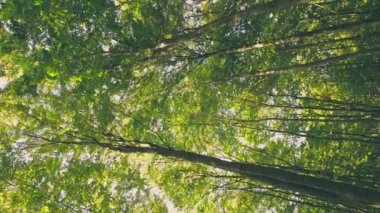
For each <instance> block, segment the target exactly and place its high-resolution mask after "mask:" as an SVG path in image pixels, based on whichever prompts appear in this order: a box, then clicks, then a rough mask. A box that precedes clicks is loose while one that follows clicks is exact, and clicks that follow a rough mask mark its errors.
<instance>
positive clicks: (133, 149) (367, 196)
mask: <svg viewBox="0 0 380 213" xmlns="http://www.w3.org/2000/svg"><path fill="white" fill-rule="evenodd" d="M62 143H63V144H67V143H64V142H62ZM70 144H79V145H83V143H80V142H71V143H70ZM91 144H94V145H96V146H100V147H104V148H108V149H111V150H115V151H119V152H123V153H154V154H158V155H161V156H164V157H173V158H176V159H180V160H185V161H188V162H192V163H200V164H204V165H208V166H212V167H214V168H218V169H223V170H225V171H230V172H235V173H238V174H240V175H242V176H244V177H247V178H249V179H252V180H256V181H260V182H264V183H267V184H270V185H272V186H275V187H278V188H281V189H284V190H290V191H295V192H299V193H302V194H308V195H311V196H313V197H316V198H318V199H321V200H326V201H331V202H335V203H340V204H343V205H346V206H356V207H365V208H380V191H377V190H374V189H369V188H363V187H359V186H355V185H352V184H348V183H343V182H337V181H332V180H327V179H324V178H319V177H313V176H307V175H303V174H298V173H295V172H292V171H288V170H285V169H283V168H277V167H268V166H263V165H257V164H251V163H242V162H229V161H225V160H221V159H219V158H216V157H212V156H206V155H202V154H197V153H194V152H187V151H181V150H176V149H171V148H165V147H160V146H157V145H153V144H150V143H146V144H145V146H130V145H112V144H108V143H100V142H97V143H91Z"/></svg>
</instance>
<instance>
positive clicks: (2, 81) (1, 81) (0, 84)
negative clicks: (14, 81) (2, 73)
mask: <svg viewBox="0 0 380 213" xmlns="http://www.w3.org/2000/svg"><path fill="white" fill-rule="evenodd" d="M7 84H8V81H7V79H6V78H5V77H0V89H5V87H6V86H7Z"/></svg>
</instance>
